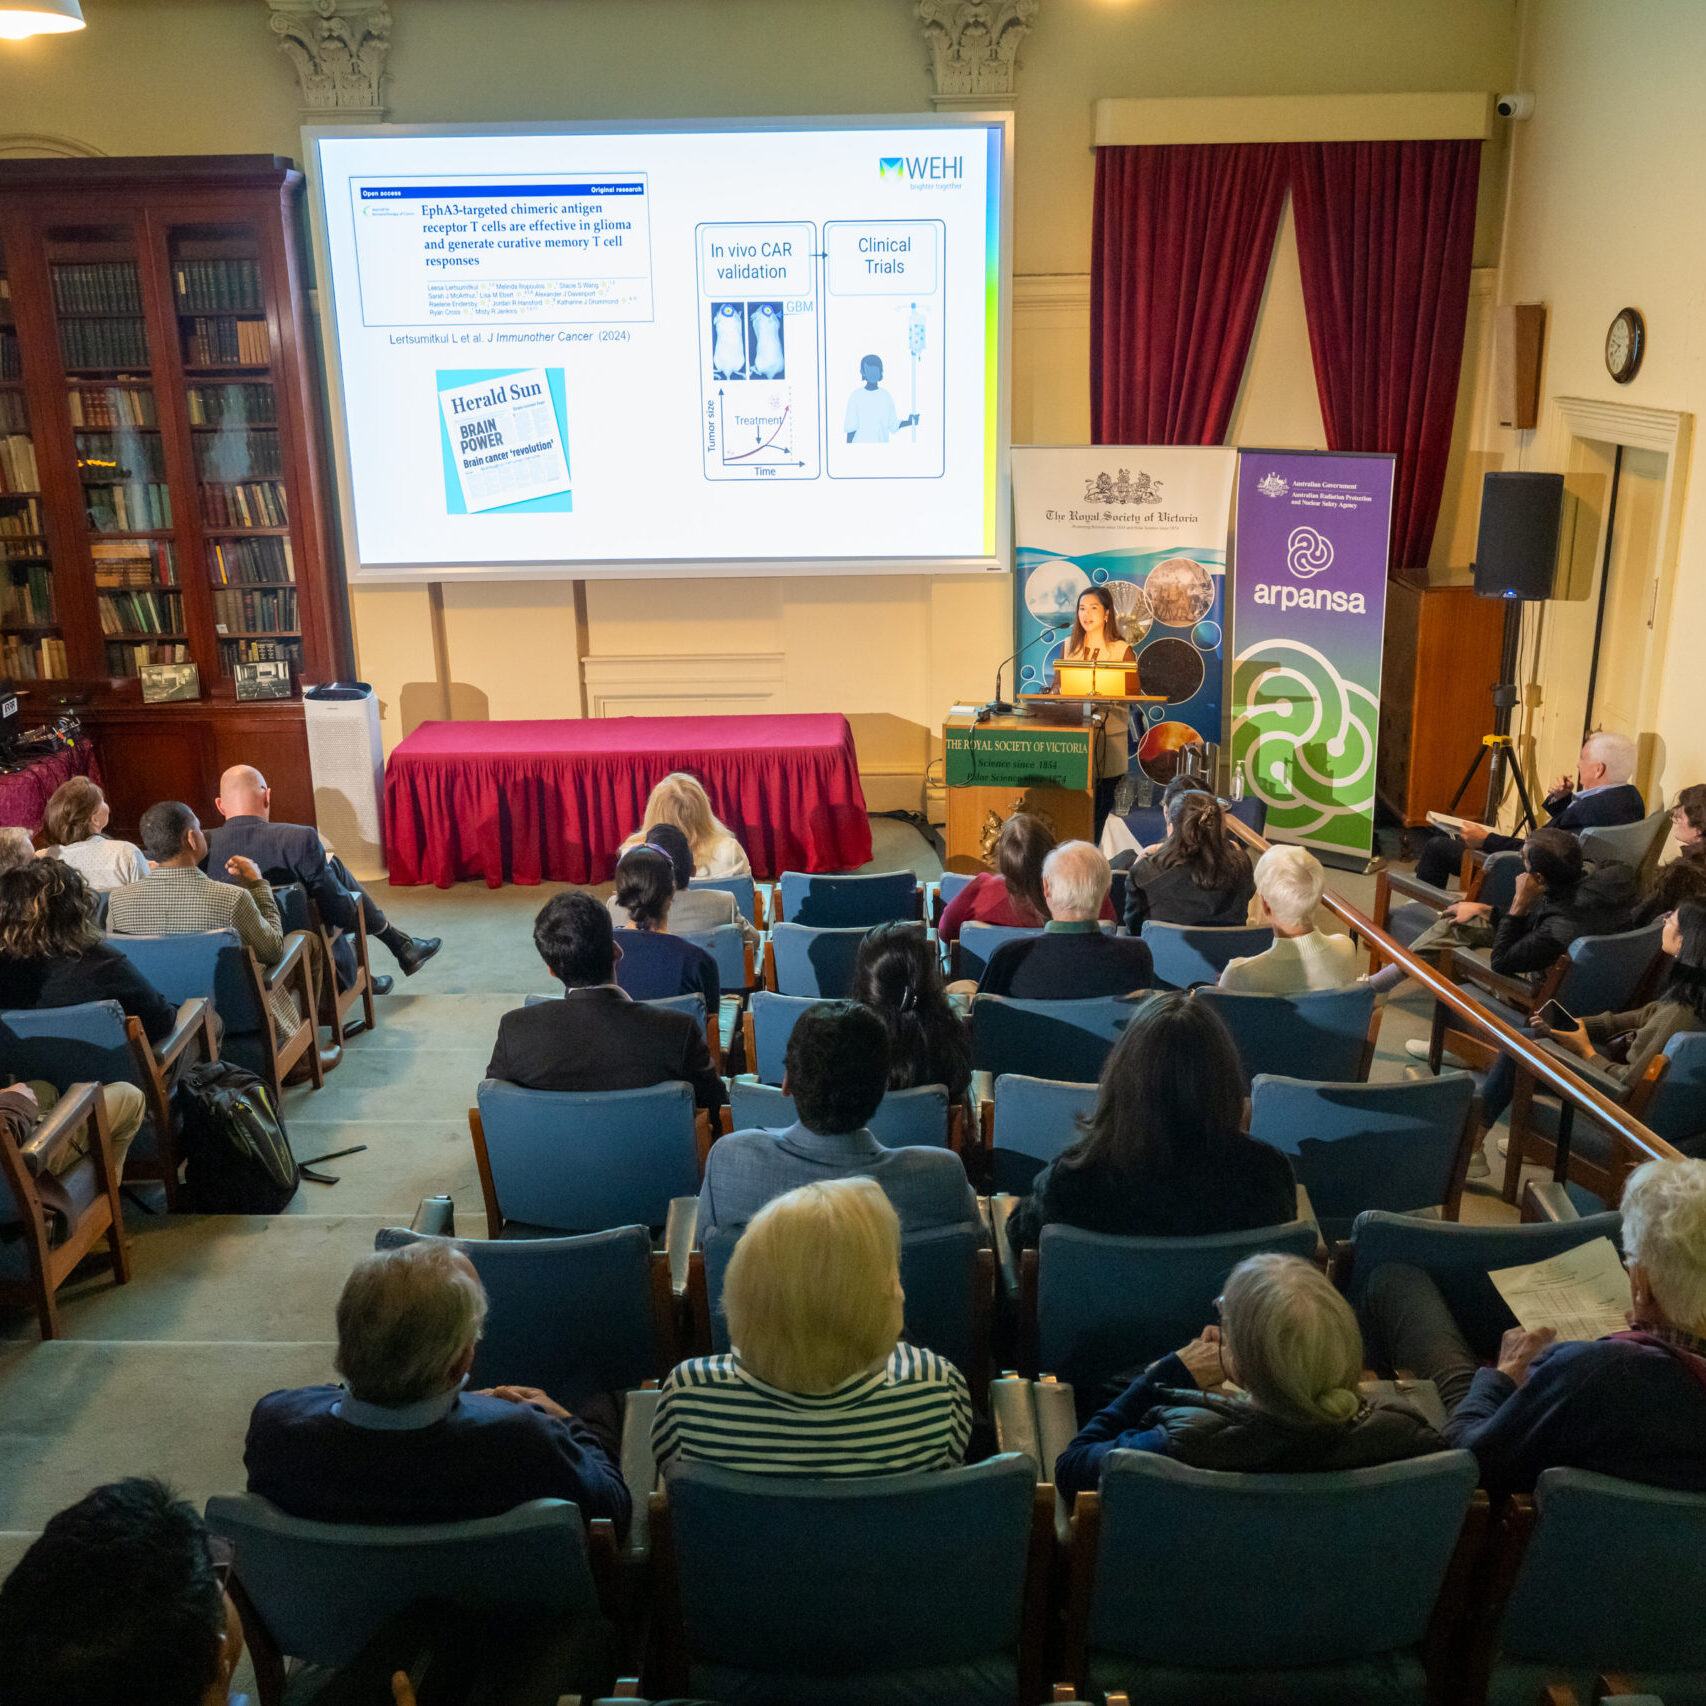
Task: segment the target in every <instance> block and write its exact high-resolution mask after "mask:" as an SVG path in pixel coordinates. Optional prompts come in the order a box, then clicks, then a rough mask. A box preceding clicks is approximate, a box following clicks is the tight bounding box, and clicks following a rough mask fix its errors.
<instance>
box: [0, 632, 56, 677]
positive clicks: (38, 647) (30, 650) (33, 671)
mask: <svg viewBox="0 0 1706 1706" xmlns="http://www.w3.org/2000/svg"><path fill="white" fill-rule="evenodd" d="M0 673H3V674H6V675H9V676H11V678H12V679H13V680H14V681H63V680H65V679H66V678H67V677H68V676H69V675H70V674H71V671H70V669H69V667H68V666H67V664H66V661H65V642H64V641H63V640H60V639H55V638H54V636H53V635H51V634H49V635H46V636H45V637H43V638H42V639H40V640H37V641H34V642H31V641H29V640H21V639H19V638H18V637H17V635H15V634H7V635H5V636H4V637H3V638H0Z"/></svg>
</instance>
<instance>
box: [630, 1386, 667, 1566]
mask: <svg viewBox="0 0 1706 1706" xmlns="http://www.w3.org/2000/svg"><path fill="white" fill-rule="evenodd" d="M660 1396H661V1394H660V1393H659V1392H658V1389H657V1388H656V1387H655V1386H642V1387H640V1388H639V1389H638V1390H637V1391H634V1392H630V1393H629V1394H628V1397H627V1401H626V1403H625V1404H624V1406H623V1410H622V1465H621V1467H622V1480H623V1482H624V1483H625V1484H626V1486H627V1488H628V1496H629V1497H630V1498H631V1499H632V1500H633V1502H634V1514H633V1516H632V1517H630V1518H629V1521H628V1540H627V1543H626V1545H624V1547H623V1548H622V1556H623V1557H624V1558H630V1559H634V1560H640V1559H644V1558H646V1557H648V1556H649V1555H650V1553H651V1545H652V1536H651V1514H652V1491H653V1489H654V1488H655V1487H656V1486H657V1484H658V1465H657V1459H656V1458H655V1457H653V1456H652V1419H653V1418H654V1417H655V1416H656V1415H657V1410H658V1399H659V1397H660Z"/></svg>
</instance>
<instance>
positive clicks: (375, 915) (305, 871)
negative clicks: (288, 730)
mask: <svg viewBox="0 0 1706 1706" xmlns="http://www.w3.org/2000/svg"><path fill="white" fill-rule="evenodd" d="M213 803H214V804H215V805H216V806H217V807H218V808H219V815H220V816H221V817H222V818H224V819H225V823H224V826H223V827H222V828H219V829H216V830H214V832H213V833H212V834H211V835H210V836H208V838H207V870H208V873H209V874H210V875H211V876H214V877H222V874H224V873H227V872H229V870H230V864H229V861H230V860H231V858H232V856H233V855H238V856H240V857H242V858H245V859H248V860H249V861H250V862H251V863H253V864H254V865H256V866H257V867H258V868H259V869H260V872H261V875H262V876H264V877H265V878H266V880H267V881H268V882H269V883H276V884H277V885H278V886H279V887H281V888H282V887H284V885H285V884H287V883H301V885H302V886H303V887H304V888H305V889H306V890H307V891H308V895H309V898H310V899H311V900H312V901H313V902H314V904H315V905H316V906H317V907H318V908H319V909H320V920H321V922H322V923H323V924H326V925H328V926H329V927H330V928H332V929H334V930H342V931H345V932H353V931H354V929H355V925H356V918H355V915H356V909H357V908H358V907H359V908H360V909H361V911H362V913H363V915H364V916H365V917H366V919H367V934H368V935H369V936H370V937H374V938H376V939H377V940H379V941H381V942H383V943H384V944H385V946H386V947H387V948H389V949H390V950H391V952H392V954H393V955H394V956H395V958H396V961H397V964H398V965H399V966H401V967H402V970H403V975H404V977H413V976H414V975H415V973H416V972H418V971H419V970H420V969H421V967H422V966H424V965H425V964H426V963H427V961H428V960H430V959H431V958H432V957H433V955H434V954H436V953H437V952H438V950H439V948H440V946H441V945H442V944H441V942H440V939H439V938H438V937H437V936H424V937H423V936H410V935H408V934H406V933H405V932H404V931H402V930H399V929H398V928H397V926H396V925H395V924H393V923H392V922H391V921H390V920H389V919H388V918H387V917H386V916H385V914H384V913H383V912H381V911H380V910H379V908H378V907H377V906H375V905H374V903H373V900H372V897H371V896H369V895H368V894H367V893H366V891H365V890H363V889H362V887H361V885H360V884H359V883H357V882H356V880H355V878H354V877H352V876H351V875H350V874H349V872H348V871H347V870H346V869H345V868H344V862H343V860H342V859H340V858H338V857H337V856H336V855H335V854H332V855H330V856H328V852H329V850H328V849H327V847H326V844H325V843H324V842H323V841H322V840H321V839H320V832H319V830H317V829H314V828H311V827H310V826H309V825H308V824H305V823H274V822H273V821H272V790H271V789H270V788H269V787H268V786H267V779H266V777H264V776H263V775H262V774H261V773H260V771H258V770H256V769H254V768H253V767H252V766H250V765H247V764H234V765H232V767H231V768H230V769H229V770H227V771H226V772H225V774H224V775H223V776H221V777H220V778H219V798H218V799H217V800H215V801H214V802H213ZM332 959H333V961H334V962H335V963H336V965H337V970H338V983H339V986H340V987H341V988H344V989H348V988H349V986H350V985H351V984H352V983H354V982H355V972H356V964H355V949H354V947H353V946H352V945H351V943H350V942H349V940H348V939H347V936H342V937H339V938H338V941H337V942H336V944H335V945H334V946H333V949H332ZM390 989H391V979H390V978H389V977H386V976H383V975H381V974H377V973H376V974H375V975H374V979H373V993H374V994H375V995H385V994H388V993H389V992H390Z"/></svg>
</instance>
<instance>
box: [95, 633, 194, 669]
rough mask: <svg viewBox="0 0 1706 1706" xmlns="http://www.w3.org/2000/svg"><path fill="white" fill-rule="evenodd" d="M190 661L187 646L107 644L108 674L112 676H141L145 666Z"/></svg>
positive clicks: (110, 642)
mask: <svg viewBox="0 0 1706 1706" xmlns="http://www.w3.org/2000/svg"><path fill="white" fill-rule="evenodd" d="M189 661H190V649H189V647H188V646H186V645H176V646H174V645H170V644H161V643H160V642H158V641H154V642H148V641H138V642H137V643H136V644H135V645H130V644H122V645H121V644H115V643H114V642H113V641H111V640H109V641H108V642H107V674H108V675H112V676H123V677H131V676H137V675H140V674H141V673H142V667H143V665H144V664H150V663H188V662H189Z"/></svg>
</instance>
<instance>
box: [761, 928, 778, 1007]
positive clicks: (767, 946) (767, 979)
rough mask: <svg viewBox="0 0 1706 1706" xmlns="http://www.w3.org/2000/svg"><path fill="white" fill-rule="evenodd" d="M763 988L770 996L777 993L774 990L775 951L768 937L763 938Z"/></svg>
mask: <svg viewBox="0 0 1706 1706" xmlns="http://www.w3.org/2000/svg"><path fill="white" fill-rule="evenodd" d="M764 987H765V988H766V989H768V990H769V991H770V992H771V993H772V994H776V993H778V991H777V989H776V949H775V946H774V945H773V944H772V942H771V940H770V938H769V937H768V936H766V937H765V938H764Z"/></svg>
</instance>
